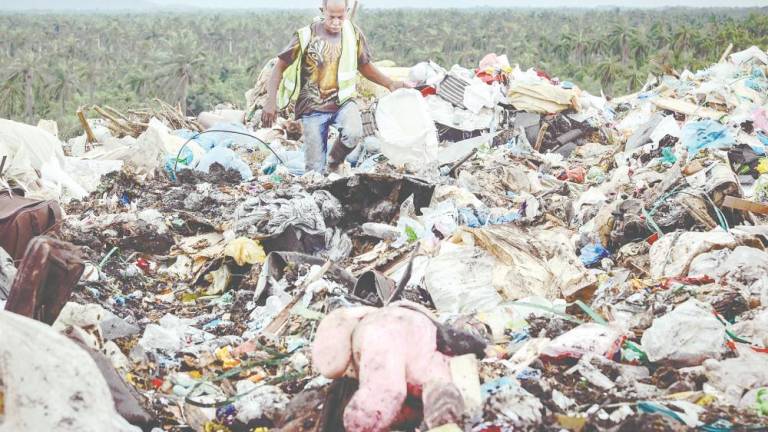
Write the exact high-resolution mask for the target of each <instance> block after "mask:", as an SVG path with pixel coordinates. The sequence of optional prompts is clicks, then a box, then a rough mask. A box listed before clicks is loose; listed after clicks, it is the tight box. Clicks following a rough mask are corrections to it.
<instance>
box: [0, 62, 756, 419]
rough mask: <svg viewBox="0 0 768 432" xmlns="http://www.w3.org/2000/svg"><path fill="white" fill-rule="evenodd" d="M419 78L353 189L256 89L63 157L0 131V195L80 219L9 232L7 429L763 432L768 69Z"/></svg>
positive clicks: (380, 110)
mask: <svg viewBox="0 0 768 432" xmlns="http://www.w3.org/2000/svg"><path fill="white" fill-rule="evenodd" d="M383 69H384V70H385V71H386V70H387V68H383ZM402 69H403V68H398V70H397V71H395V72H396V73H403V70H402ZM406 71H407V72H408V77H407V78H408V79H409V80H410V83H411V84H412V85H413V87H414V88H413V89H402V90H398V91H396V92H394V93H392V94H386V93H379V96H378V97H377V98H376V99H375V100H374V99H371V98H369V99H366V100H364V101H361V102H360V103H361V106H363V107H364V108H366V109H365V110H364V111H365V113H364V123H365V124H366V131H367V133H366V135H367V137H366V139H365V140H364V143H363V144H362V145H361V146H360V148H359V149H358V150H357V151H356V152H354V153H353V154H352V155H350V157H349V158H348V159H347V163H348V165H349V166H348V169H347V172H348V174H346V175H343V176H340V175H337V174H332V175H331V176H329V177H323V176H322V175H319V174H317V173H315V172H305V169H304V166H303V165H304V155H303V150H302V144H301V130H300V126H299V125H298V124H297V123H296V122H293V121H290V120H281V121H279V122H278V124H277V125H276V126H274V127H273V128H270V129H261V128H259V127H258V125H255V124H253V121H254V119H258V118H260V115H258V114H257V112H258V110H259V109H260V105H259V101H260V100H262V103H263V97H262V98H261V99H260V96H263V94H264V92H263V89H259V88H256V89H254V90H252V91H250V92H249V102H248V107H249V111H248V112H245V111H236V110H231V109H228V108H224V109H222V110H217V111H216V112H211V113H203V114H201V115H200V116H199V117H198V118H196V119H184V122H183V123H179V122H178V121H177V120H172V118H175V117H176V116H175V115H170V114H168V112H169V110H171V111H172V109H169V108H168V107H167V106H164V107H163V112H165V113H166V115H158V116H154V117H152V118H148V119H139V117H137V116H139V114H137V113H134V114H132V115H133V117H132V118H130V119H129V118H128V117H127V116H125V115H122V114H120V113H117V112H115V111H114V110H111V109H108V108H104V109H100V110H99V114H100V115H101V116H102V118H101V119H98V120H87V119H86V121H87V122H88V128H89V130H90V132H89V133H88V134H86V135H84V136H83V137H80V138H76V139H75V140H72V141H70V142H69V143H67V144H62V143H60V142H59V141H58V139H57V138H56V137H55V136H54V135H52V134H51V133H50V132H47V131H44V130H43V129H42V128H38V127H33V126H28V125H22V124H18V123H14V122H11V121H6V120H0V148H2V149H3V153H4V154H6V155H8V157H7V158H4V159H3V166H4V168H0V171H2V173H3V178H4V181H5V182H6V183H7V184H6V186H9V187H11V186H12V187H15V188H17V189H15V191H16V192H15V193H16V194H21V193H23V194H24V195H25V199H30V200H32V199H38V200H48V201H40V202H42V203H48V204H46V205H47V206H49V207H50V208H54V207H55V206H56V205H60V206H61V209H62V210H63V212H62V213H61V214H58V213H55V212H54V211H53V210H51V212H52V213H50V214H51V215H53V216H51V217H50V221H49V222H46V225H45V226H46V227H50V228H44V227H43V226H42V225H41V224H40V223H38V224H37V225H34V224H33V228H34V227H37V228H35V229H36V231H35V229H32V228H30V229H29V230H27V231H29V232H31V233H32V234H29V235H26V234H24V235H21V234H20V235H18V236H10V235H6V234H5V231H4V232H3V233H0V245H2V246H3V248H4V249H5V250H6V251H7V254H0V255H2V256H0V276H2V277H0V283H2V284H3V286H0V304H3V303H4V304H5V309H7V310H8V311H4V312H0V334H1V335H3V336H2V340H6V341H7V340H10V341H11V343H10V344H2V346H0V425H5V424H7V425H10V428H11V429H14V430H32V429H34V430H46V429H51V430H61V429H60V425H61V424H64V423H62V422H65V423H66V422H69V423H66V424H69V425H70V426H71V427H70V428H69V429H66V430H103V429H104V428H105V425H109V426H106V429H109V430H126V431H127V430H147V431H149V430H153V431H160V430H175V431H180V430H194V431H206V432H207V431H266V430H280V431H338V430H348V431H385V430H403V431H405V430H419V431H429V430H431V431H443V432H452V431H478V432H480V431H483V432H493V431H505V430H571V431H581V430H621V431H625V430H626V431H629V430H686V429H692V428H697V429H701V430H706V431H729V430H747V429H755V430H757V429H760V428H765V427H766V425H768V417H767V416H768V252H767V251H766V250H765V249H766V246H768V225H767V224H766V222H767V219H766V218H767V217H768V155H766V149H768V79H767V78H766V73H768V53H766V52H764V51H762V50H760V49H759V48H756V47H753V48H750V49H748V50H746V51H742V52H737V53H734V54H732V55H730V56H729V57H727V58H725V59H724V61H722V62H721V63H718V64H714V65H712V66H711V67H710V68H708V69H706V70H702V71H698V72H695V73H694V72H690V71H684V72H683V73H681V74H679V75H678V76H663V77H655V78H653V79H652V80H650V81H649V82H648V83H647V84H646V85H645V87H644V88H643V90H642V91H641V92H639V93H637V94H633V95H628V96H624V97H621V98H616V99H613V100H610V101H609V100H607V99H606V98H604V97H598V96H594V95H591V94H589V93H588V92H586V91H583V90H580V89H579V88H578V87H577V86H576V85H574V84H572V83H570V82H567V81H561V80H559V79H556V78H550V77H549V76H547V75H546V73H544V72H542V71H536V70H533V69H530V70H527V71H523V70H521V69H520V68H519V67H517V66H512V65H510V63H509V61H508V59H507V58H506V57H505V56H496V55H495V54H490V55H488V56H486V57H485V58H484V59H483V60H482V61H481V62H480V63H479V65H478V66H477V67H476V68H473V69H466V68H463V67H461V66H453V67H452V68H451V69H450V70H446V69H444V68H442V67H441V66H440V65H437V64H435V63H433V62H425V63H422V64H419V65H416V66H414V67H412V68H410V69H406ZM260 81H261V84H260V85H261V86H263V85H264V82H263V81H264V80H263V79H262V80H260ZM374 93H375V92H374ZM105 113H106V116H105V115H104V114H105ZM121 125H122V126H121ZM88 135H92V136H88ZM22 191H23V192H22ZM5 195H7V194H5ZM5 195H4V196H5ZM3 199H5V198H3ZM36 202H37V201H36ZM4 203H6V201H0V206H4V207H8V205H6V204H4ZM56 203H58V204H56ZM30 205H31V204H25V205H24V206H22V207H21V208H23V209H28V208H32V207H30ZM17 207H18V206H17ZM49 207H40V206H38V207H35V208H43V209H44V211H43V213H36V214H38V215H39V216H36V217H38V218H40V219H39V220H44V218H48V213H47V212H48V210H47V209H48V208H49ZM6 213H9V212H6ZM4 214H5V213H4ZM14 214H26V213H25V212H21V213H14ZM56 215H58V217H54V216H56ZM11 216H12V215H11ZM11 216H4V218H3V219H2V220H0V222H3V223H5V222H4V221H8V220H10V219H9V218H11ZM14 220H20V217H17V218H16V219H14ZM3 226H4V227H5V226H6V225H3ZM9 226H10V225H9ZM13 226H22V225H21V223H16V225H13ZM24 226H26V225H24ZM27 231H23V230H20V231H14V232H19V233H25V232H27ZM43 234H46V235H49V236H50V235H55V236H56V237H58V239H59V240H61V241H56V240H53V239H46V238H44V237H40V238H36V239H33V240H32V241H31V242H30V239H29V237H33V236H37V235H43ZM25 235H26V237H25ZM11 237H13V238H11ZM39 239H42V240H39ZM38 240H39V241H38ZM64 242H69V243H71V244H68V243H64ZM27 243H29V247H28V248H27V249H26V255H24V254H23V253H21V252H19V251H23V250H24V248H23V247H22V246H25V245H26V244H27ZM19 244H21V245H22V246H19ZM73 245H74V246H73ZM75 246H76V247H75ZM5 255H7V257H6V256H5ZM20 255H23V257H22V256H20ZM22 258H23V259H22ZM14 259H16V260H22V263H21V264H19V268H20V269H26V270H25V271H18V272H17V270H16V268H15V266H14ZM37 268H42V269H44V272H42V273H39V272H37V271H34V272H33V271H32V270H31V269H37ZM31 274H34V275H38V274H42V276H34V277H32V276H30V275H31ZM25 275H26V276H25ZM62 275H64V276H66V277H64V276H62ZM33 294H34V295H33ZM11 312H14V313H11ZM20 315H23V316H26V318H25V317H22V316H20ZM33 320H37V321H42V323H40V322H35V321H33ZM6 335H10V339H8V338H9V336H6ZM78 345H79V347H77V346H78ZM86 354H88V355H86ZM21 378H24V379H21ZM46 394H47V395H48V399H47V400H50V401H52V402H50V403H49V404H47V405H46V406H45V407H41V406H40V405H39V402H38V401H39V399H40V398H41V397H45V396H44V395H46ZM51 395H54V396H51ZM109 395H111V396H112V400H113V401H114V403H110V401H109ZM60 397H61V398H63V399H60ZM43 411H45V413H46V415H45V416H40V415H39V413H41V412H43ZM25 428H26V429H25Z"/></svg>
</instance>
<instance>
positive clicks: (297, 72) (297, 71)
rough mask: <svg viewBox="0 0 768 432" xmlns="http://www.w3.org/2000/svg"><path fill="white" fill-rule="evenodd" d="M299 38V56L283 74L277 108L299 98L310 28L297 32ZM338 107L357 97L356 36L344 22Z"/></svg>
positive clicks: (351, 28)
mask: <svg viewBox="0 0 768 432" xmlns="http://www.w3.org/2000/svg"><path fill="white" fill-rule="evenodd" d="M296 33H297V35H298V38H299V47H300V51H299V56H298V57H297V58H295V59H294V60H293V63H291V64H290V66H288V68H287V69H285V71H284V72H283V79H282V80H281V81H280V88H279V89H278V92H277V106H278V108H280V109H281V110H282V109H285V108H286V107H288V105H289V104H290V103H291V102H295V101H296V100H297V99H298V98H299V93H300V92H301V64H302V62H303V60H304V51H305V50H306V49H307V46H308V45H309V42H310V39H311V38H312V29H311V27H310V26H306V27H303V28H301V29H299V30H298V31H297V32H296ZM337 81H338V86H339V93H338V98H339V105H341V104H343V103H344V102H346V101H348V100H349V99H350V98H353V97H355V96H357V34H356V32H355V26H354V25H352V23H351V22H350V21H348V20H347V21H344V25H343V26H342V30H341V57H340V58H339V74H338V77H337Z"/></svg>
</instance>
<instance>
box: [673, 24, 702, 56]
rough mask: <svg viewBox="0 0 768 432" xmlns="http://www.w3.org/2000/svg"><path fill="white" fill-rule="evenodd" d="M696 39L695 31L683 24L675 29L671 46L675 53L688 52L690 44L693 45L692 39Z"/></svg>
mask: <svg viewBox="0 0 768 432" xmlns="http://www.w3.org/2000/svg"><path fill="white" fill-rule="evenodd" d="M696 38H698V33H697V32H696V30H694V29H693V27H691V26H689V25H687V24H683V25H681V26H680V27H678V28H677V31H676V32H675V35H674V38H673V39H674V43H673V45H672V46H673V47H674V48H675V50H677V51H688V49H690V48H691V44H692V43H693V41H694V39H696Z"/></svg>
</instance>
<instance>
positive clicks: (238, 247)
mask: <svg viewBox="0 0 768 432" xmlns="http://www.w3.org/2000/svg"><path fill="white" fill-rule="evenodd" d="M224 255H226V256H230V257H232V258H234V259H235V262H236V263H237V265H239V266H243V265H246V264H263V263H264V260H265V259H266V258H267V255H266V254H265V253H264V248H263V247H261V245H260V244H259V242H257V241H255V240H251V239H249V238H245V237H240V238H237V239H235V240H232V241H231V242H229V244H227V247H226V248H224Z"/></svg>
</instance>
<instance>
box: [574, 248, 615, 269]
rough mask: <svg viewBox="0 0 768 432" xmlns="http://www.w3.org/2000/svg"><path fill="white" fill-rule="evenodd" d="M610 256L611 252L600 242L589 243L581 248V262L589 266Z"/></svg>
mask: <svg viewBox="0 0 768 432" xmlns="http://www.w3.org/2000/svg"><path fill="white" fill-rule="evenodd" d="M609 256H611V253H610V252H609V251H608V249H606V248H604V247H603V245H601V244H600V242H597V243H594V244H588V245H586V246H584V247H583V248H581V262H582V263H584V265H585V266H587V267H589V266H593V265H595V264H597V263H599V262H600V261H601V260H602V259H603V258H607V257H609Z"/></svg>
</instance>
